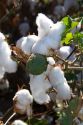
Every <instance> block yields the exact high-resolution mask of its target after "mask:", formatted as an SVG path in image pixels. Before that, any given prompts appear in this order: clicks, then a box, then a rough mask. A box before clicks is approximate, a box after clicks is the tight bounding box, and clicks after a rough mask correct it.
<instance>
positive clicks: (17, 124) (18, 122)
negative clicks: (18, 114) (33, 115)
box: [11, 120, 27, 125]
mask: <svg viewBox="0 0 83 125" xmlns="http://www.w3.org/2000/svg"><path fill="white" fill-rule="evenodd" d="M11 125H27V124H26V123H25V122H23V121H22V120H15V121H14V122H12V124H11Z"/></svg>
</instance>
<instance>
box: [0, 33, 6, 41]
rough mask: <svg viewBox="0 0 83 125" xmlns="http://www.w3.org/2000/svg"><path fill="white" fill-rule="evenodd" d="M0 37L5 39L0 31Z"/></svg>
mask: <svg viewBox="0 0 83 125" xmlns="http://www.w3.org/2000/svg"><path fill="white" fill-rule="evenodd" d="M0 39H2V40H4V39H5V36H4V34H3V33H1V32H0Z"/></svg>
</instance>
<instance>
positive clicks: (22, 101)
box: [13, 89, 33, 116]
mask: <svg viewBox="0 0 83 125" xmlns="http://www.w3.org/2000/svg"><path fill="white" fill-rule="evenodd" d="M13 102H14V110H15V112H17V113H20V114H24V113H27V112H28V113H27V115H28V116H30V115H31V112H30V109H31V107H30V104H32V102H33V97H32V95H31V94H30V93H29V91H28V90H26V89H22V90H19V91H18V92H17V93H16V94H15V96H14V98H13ZM28 110H29V111H28ZM29 113H30V114H29Z"/></svg>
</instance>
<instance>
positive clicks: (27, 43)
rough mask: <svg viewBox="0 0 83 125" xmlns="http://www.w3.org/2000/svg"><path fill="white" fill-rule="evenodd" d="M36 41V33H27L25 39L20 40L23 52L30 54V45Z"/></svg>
mask: <svg viewBox="0 0 83 125" xmlns="http://www.w3.org/2000/svg"><path fill="white" fill-rule="evenodd" d="M37 41H38V36H36V35H29V36H28V37H27V39H25V40H24V41H23V42H22V46H21V48H22V50H23V51H24V53H26V54H31V49H32V46H33V44H34V43H35V42H37Z"/></svg>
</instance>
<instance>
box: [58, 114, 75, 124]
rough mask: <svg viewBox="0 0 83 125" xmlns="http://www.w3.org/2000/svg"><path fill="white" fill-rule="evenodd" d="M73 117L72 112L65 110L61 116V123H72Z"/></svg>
mask: <svg viewBox="0 0 83 125" xmlns="http://www.w3.org/2000/svg"><path fill="white" fill-rule="evenodd" d="M72 123H73V117H72V115H71V113H70V112H63V113H62V114H61V117H60V125H72Z"/></svg>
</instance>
